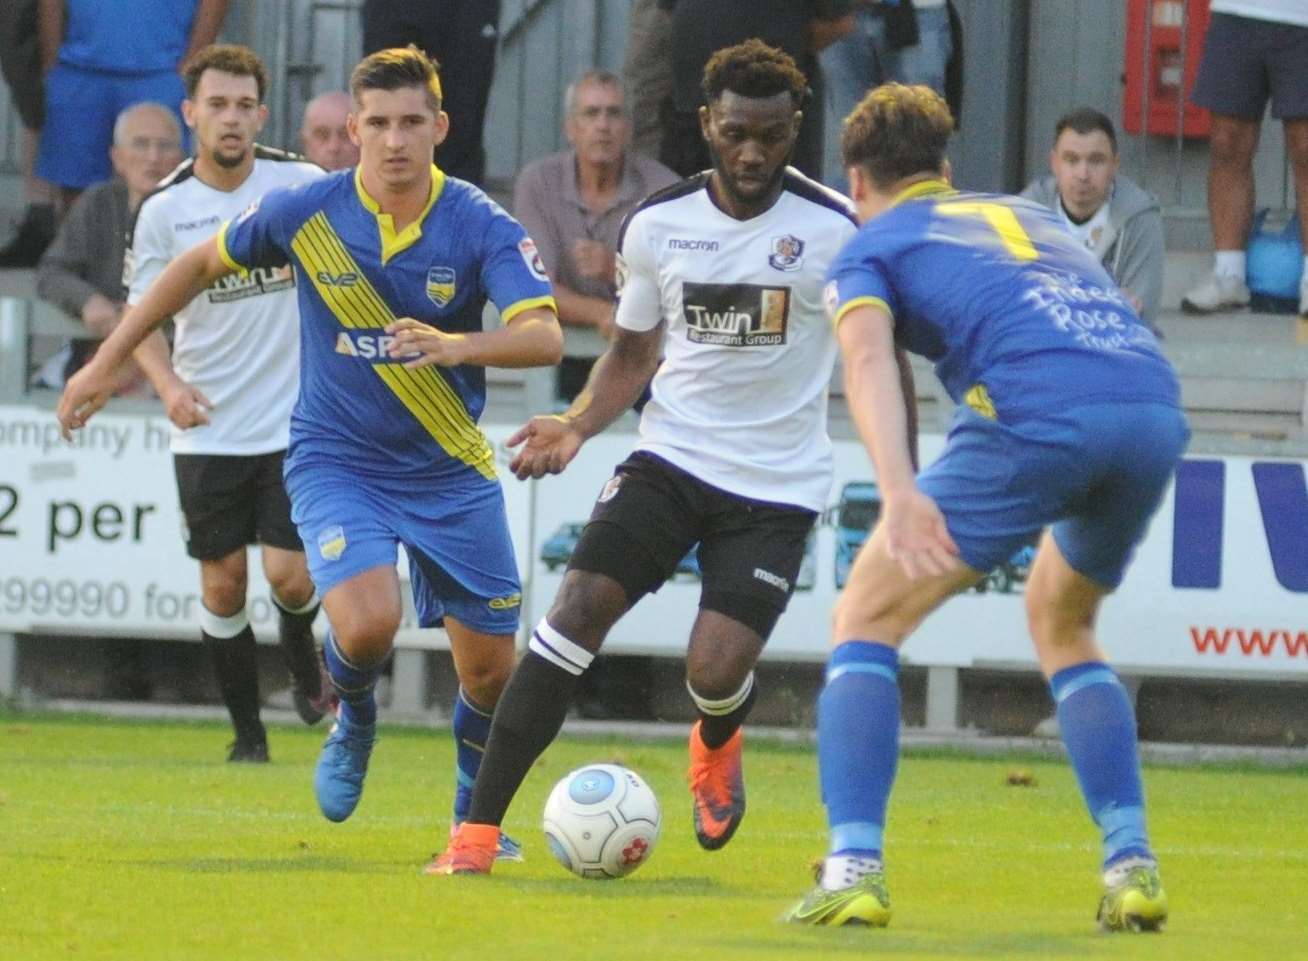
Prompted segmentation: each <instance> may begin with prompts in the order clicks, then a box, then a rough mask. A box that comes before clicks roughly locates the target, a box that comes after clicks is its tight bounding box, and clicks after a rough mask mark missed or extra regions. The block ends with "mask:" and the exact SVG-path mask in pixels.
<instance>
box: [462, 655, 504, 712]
mask: <svg viewBox="0 0 1308 961" xmlns="http://www.w3.org/2000/svg"><path fill="white" fill-rule="evenodd" d="M512 673H513V658H512V657H510V658H508V659H506V660H503V661H500V660H489V659H488V660H485V661H481V662H478V663H476V664H472V665H468V666H465V667H464V668H463V669H462V670H460V672H459V684H460V685H462V687H463V689H464V691H466V692H467V694H468V697H469V698H471V699H472V700H473V701H474V702H476V703H477V704H479V705H481V706H482V707H487V708H489V707H494V706H495V705H496V703H498V701H499V699H500V694H501V693H503V691H504V685H506V684H508V683H509V675H510V674H512Z"/></svg>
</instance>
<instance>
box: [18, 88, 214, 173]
mask: <svg viewBox="0 0 1308 961" xmlns="http://www.w3.org/2000/svg"><path fill="white" fill-rule="evenodd" d="M185 96H186V87H185V85H184V84H183V83H182V78H181V76H180V75H179V74H178V73H177V71H176V70H160V71H156V72H153V73H107V72H102V71H98V70H87V69H85V68H82V67H74V66H72V65H70V64H66V63H57V64H55V65H54V67H53V68H51V70H50V72H49V73H48V74H46V78H45V126H44V127H43V128H42V129H41V145H40V149H39V151H38V153H37V156H36V173H37V176H39V177H41V178H42V179H44V180H48V181H50V183H52V184H58V185H59V186H60V187H67V188H69V189H72V190H81V189H83V188H85V187H89V186H91V184H95V183H99V182H100V181H102V180H108V179H109V178H110V177H112V176H113V175H114V170H113V165H112V164H111V163H110V161H109V147H110V146H111V145H112V144H113V139H114V122H115V121H116V120H117V119H118V115H119V114H120V113H122V112H123V111H124V110H126V109H127V108H128V107H130V106H132V105H133V104H137V103H142V102H143V101H147V100H150V101H154V102H155V103H161V104H163V105H164V106H165V107H168V108H170V109H171V110H172V111H173V113H175V114H177V122H178V124H180V125H181V128H182V149H183V150H186V149H187V143H188V140H187V130H186V125H185V124H184V123H182V113H181V109H182V98H183V97H185Z"/></svg>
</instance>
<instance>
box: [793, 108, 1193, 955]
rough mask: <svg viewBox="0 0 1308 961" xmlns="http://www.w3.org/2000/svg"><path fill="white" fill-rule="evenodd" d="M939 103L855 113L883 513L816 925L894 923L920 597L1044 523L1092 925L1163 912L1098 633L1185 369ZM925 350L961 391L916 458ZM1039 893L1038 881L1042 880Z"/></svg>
mask: <svg viewBox="0 0 1308 961" xmlns="http://www.w3.org/2000/svg"><path fill="white" fill-rule="evenodd" d="M952 128H953V120H952V118H951V117H950V114H949V109H948V107H946V106H945V103H944V101H943V100H941V99H940V98H939V97H938V96H937V95H936V94H935V93H933V92H932V91H931V90H930V89H928V88H927V87H905V86H902V85H899V84H888V85H886V86H883V87H879V88H877V89H876V90H874V91H872V92H871V93H870V94H868V96H867V97H866V98H865V99H864V100H863V102H862V103H861V104H860V105H859V106H858V107H857V108H856V109H855V111H854V112H853V113H852V114H851V115H850V116H849V118H848V119H847V120H846V121H845V130H844V136H843V143H842V146H843V150H844V160H845V165H846V167H847V168H849V175H850V188H851V195H852V198H853V200H854V202H855V205H856V207H857V208H858V212H859V219H860V221H863V222H864V226H863V227H862V229H861V230H860V231H859V233H858V234H857V235H856V237H855V238H854V239H853V240H852V241H851V242H850V243H849V244H848V245H847V246H846V248H845V249H844V251H843V252H842V253H841V255H840V256H839V257H838V258H837V259H836V261H835V263H834V264H833V265H832V267H831V270H830V272H829V278H830V282H829V284H828V288H827V300H828V309H829V311H830V313H831V316H832V320H833V322H834V323H835V324H836V325H837V334H838V337H839V340H840V345H841V350H842V352H843V355H844V369H845V380H846V391H847V394H848V397H849V406H850V410H851V413H852V414H853V415H854V417H855V420H856V422H857V424H858V428H859V433H860V435H861V436H862V438H863V441H864V443H865V445H866V446H867V448H868V451H869V452H870V454H871V455H872V459H873V461H874V462H875V465H876V472H877V483H878V484H879V486H880V490H881V497H882V511H881V518H880V521H879V523H878V524H877V527H876V529H875V530H874V531H873V532H872V536H871V537H870V538H869V540H868V542H867V543H866V545H865V546H864V547H863V549H862V550H861V551H860V553H859V555H858V558H857V560H856V561H855V563H854V567H853V570H852V572H851V574H850V579H849V582H848V584H847V586H846V588H845V591H844V595H843V596H842V597H841V599H840V601H839V603H838V604H837V607H836V611H835V619H834V635H833V645H834V651H833V653H832V656H831V659H830V662H829V665H828V669H827V681H826V686H825V688H824V689H823V692H822V694H821V697H820V699H819V702H818V759H819V767H820V771H821V782H822V796H823V800H824V802H825V804H826V807H827V815H828V821H829V824H830V831H831V833H830V848H829V854H828V856H827V858H826V861H825V864H824V866H823V872H822V878H821V883H820V884H819V885H818V887H817V888H816V889H815V890H814V891H813V892H812V893H811V894H809V896H808V897H807V898H805V899H804V901H803V902H802V903H801V904H800V905H798V906H797V907H796V908H795V909H794V910H793V911H792V912H791V915H790V917H791V920H794V921H798V922H801V923H807V924H827V925H839V924H846V923H858V924H869V925H877V926H879V925H884V924H885V923H887V922H888V921H889V918H890V901H889V896H888V895H887V893H886V886H885V875H884V868H883V862H882V831H883V828H884V825H885V816H886V805H887V801H888V799H889V795H890V789H891V785H892V783H893V781H894V775H895V768H896V764H897V758H898V737H899V735H898V730H899V716H900V715H899V710H900V708H899V688H898V675H897V671H898V649H899V647H900V646H901V645H902V644H903V643H904V641H905V640H906V639H907V638H908V636H909V635H910V634H911V633H912V631H913V630H914V629H915V628H916V627H917V625H918V624H920V623H921V621H922V620H923V618H925V617H926V616H927V615H928V614H930V612H931V611H932V610H934V609H935V608H936V607H937V606H939V605H940V604H941V603H942V602H943V601H945V599H946V598H948V597H949V596H950V595H952V594H955V593H957V592H959V591H960V590H963V589H965V588H967V587H969V586H971V585H972V584H974V583H976V581H977V580H979V579H980V578H981V576H982V575H983V573H984V572H985V571H988V570H990V569H992V568H993V567H994V566H995V565H996V564H997V563H999V562H1001V561H1002V560H1003V559H1004V558H1006V557H1008V556H1009V555H1010V554H1011V553H1012V552H1013V551H1014V550H1015V549H1016V548H1018V547H1019V546H1021V545H1022V544H1024V543H1028V542H1029V541H1030V540H1031V539H1032V538H1034V537H1035V536H1037V535H1039V534H1040V532H1041V530H1042V529H1044V528H1046V527H1047V528H1048V530H1047V531H1046V532H1045V533H1044V535H1043V539H1042V540H1041V542H1040V547H1039V551H1038V553H1037V556H1036V560H1035V564H1034V566H1033V568H1032V571H1031V576H1030V579H1029V580H1028V582H1027V586H1026V602H1027V612H1028V619H1029V625H1030V629H1031V634H1032V637H1033V639H1034V641H1035V648H1036V654H1037V657H1038V659H1039V662H1040V666H1041V669H1042V670H1043V671H1044V673H1045V675H1046V677H1047V678H1048V679H1049V683H1050V687H1051V689H1052V692H1053V696H1054V700H1055V701H1056V703H1057V709H1058V719H1059V722H1060V726H1061V729H1062V736H1063V740H1064V743H1065V745H1066V747H1067V752H1068V756H1069V757H1070V759H1071V761H1072V765H1073V767H1074V768H1075V770H1076V774H1077V778H1078V781H1079V783H1080V785H1081V790H1082V794H1083V795H1084V797H1085V800H1086V804H1087V806H1088V807H1089V809H1090V813H1091V815H1092V817H1093V818H1094V820H1095V823H1096V824H1097V825H1098V826H1099V828H1100V831H1101V832H1102V835H1103V846H1104V862H1103V867H1104V886H1105V891H1104V897H1103V900H1102V901H1101V903H1100V908H1099V919H1100V923H1101V924H1102V925H1103V926H1104V927H1105V928H1108V929H1110V930H1123V929H1134V930H1139V929H1152V930H1157V929H1158V928H1160V927H1161V926H1162V924H1163V922H1164V920H1165V919H1166V917H1167V901H1166V898H1165V896H1164V894H1163V891H1162V886H1161V884H1160V882H1159V878H1158V866H1157V862H1156V860H1155V859H1154V855H1153V852H1152V850H1151V848H1150V845H1149V839H1148V835H1147V833H1146V830H1145V814H1144V792H1143V788H1142V785H1141V778H1140V766H1139V759H1138V756H1137V747H1136V728H1135V719H1134V717H1133V713H1132V708H1131V703H1130V700H1129V699H1128V698H1127V696H1126V692H1125V691H1124V690H1123V688H1122V685H1121V684H1120V683H1119V681H1118V679H1117V676H1116V675H1115V674H1114V673H1113V671H1112V670H1111V668H1109V667H1108V665H1107V664H1106V663H1105V660H1104V653H1103V650H1102V649H1101V648H1100V647H1099V644H1098V642H1097V640H1096V637H1095V632H1094V624H1095V615H1096V613H1097V611H1098V608H1099V605H1100V602H1101V601H1102V599H1103V598H1104V596H1105V595H1107V594H1108V593H1109V592H1110V591H1112V590H1113V589H1114V588H1115V587H1117V585H1118V584H1119V583H1120V582H1121V579H1122V574H1123V571H1124V569H1125V567H1126V565H1127V562H1128V561H1129V559H1130V556H1131V554H1132V552H1133V550H1134V548H1135V546H1136V544H1137V543H1138V542H1139V540H1140V539H1141V537H1142V536H1143V535H1144V532H1145V528H1146V526H1147V525H1148V523H1149V519H1150V517H1151V516H1152V515H1153V513H1154V511H1155V510H1156V509H1157V507H1158V504H1159V502H1160V501H1161V500H1162V497H1163V494H1164V492H1165V490H1166V488H1167V485H1168V483H1169V481H1170V479H1171V476H1172V473H1173V470H1174V469H1175V467H1176V464H1177V462H1178V460H1179V459H1180V457H1181V454H1182V451H1183V450H1184V448H1185V445H1186V442H1187V440H1188V437H1189V428H1188V427H1187V425H1186V421H1185V417H1184V415H1183V414H1182V412H1181V410H1180V399H1179V394H1180V392H1179V389H1178V385H1177V379H1176V375H1175V373H1174V372H1173V370H1172V368H1171V366H1170V365H1169V364H1168V362H1167V361H1166V359H1165V358H1164V357H1163V356H1162V354H1161V353H1160V352H1159V350H1158V345H1157V343H1156V342H1155V339H1154V336H1153V334H1152V333H1151V332H1150V331H1149V329H1148V328H1147V327H1145V326H1144V325H1143V324H1142V323H1141V321H1140V319H1139V318H1138V317H1137V316H1136V314H1135V312H1134V310H1133V309H1132V308H1131V305H1130V302H1129V299H1128V298H1127V297H1126V296H1125V295H1124V294H1123V293H1122V292H1121V291H1120V290H1118V289H1117V287H1115V286H1114V284H1113V282H1112V280H1111V279H1110V278H1109V276H1108V274H1106V273H1105V272H1104V270H1103V268H1102V267H1101V266H1100V265H1099V264H1098V262H1096V260H1095V259H1094V257H1093V256H1092V255H1091V254H1089V253H1088V252H1087V251H1086V250H1085V248H1084V247H1083V246H1082V245H1081V244H1080V243H1079V242H1078V241H1077V240H1076V239H1075V238H1074V237H1072V236H1071V234H1069V233H1066V232H1065V231H1064V229H1063V228H1062V227H1061V226H1060V224H1059V222H1058V220H1057V219H1056V217H1055V216H1054V215H1052V214H1051V213H1050V212H1049V211H1048V210H1047V209H1045V208H1042V207H1038V206H1036V205H1034V204H1032V203H1029V202H1027V201H1024V200H1021V199H1018V198H1016V197H1008V196H1000V195H994V194H964V193H959V192H957V191H955V190H953V189H952V188H951V187H950V185H949V183H948V173H949V168H948V164H947V162H946V161H945V160H944V153H945V146H946V144H947V142H948V139H949V134H950V131H951V130H952ZM896 345H899V346H901V347H903V348H906V349H908V350H910V351H913V352H915V353H919V354H923V355H925V356H926V357H928V358H930V359H931V360H933V361H935V362H936V370H937V373H938V374H939V376H940V379H941V381H942V382H943V383H944V385H945V387H946V388H947V389H948V390H949V392H950V394H951V396H953V398H954V399H955V401H957V402H959V405H960V406H959V410H958V413H957V415H956V417H955V420H954V423H953V425H952V427H951V429H950V432H949V438H948V442H947V443H946V445H945V449H944V452H943V453H942V454H941V456H940V458H939V459H938V460H937V461H936V462H935V463H934V464H932V465H931V466H930V467H928V468H927V469H926V470H925V471H924V472H923V474H922V475H921V476H920V477H918V478H916V479H915V478H914V475H913V468H912V463H911V461H910V459H909V447H908V442H907V434H906V429H905V422H906V418H905V406H904V400H903V397H902V395H901V393H900V390H899V377H898V372H897V369H896V366H895V361H894V348H895V346H896ZM1032 895H1033V896H1036V895H1035V892H1032Z"/></svg>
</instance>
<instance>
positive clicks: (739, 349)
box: [617, 169, 858, 511]
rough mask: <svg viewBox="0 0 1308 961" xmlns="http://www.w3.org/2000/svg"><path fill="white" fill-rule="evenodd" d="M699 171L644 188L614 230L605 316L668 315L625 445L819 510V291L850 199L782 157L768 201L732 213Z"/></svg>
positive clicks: (643, 323) (848, 223)
mask: <svg viewBox="0 0 1308 961" xmlns="http://www.w3.org/2000/svg"><path fill="white" fill-rule="evenodd" d="M708 180H709V174H707V173H704V174H700V175H698V176H696V177H692V178H690V179H689V180H685V181H682V182H681V183H679V184H676V185H674V186H672V187H668V188H667V189H666V190H662V191H660V192H658V193H656V194H654V195H652V196H651V197H649V198H648V199H647V200H646V201H645V202H644V203H643V204H641V206H640V207H638V208H637V209H636V210H635V211H633V212H632V214H631V216H630V217H629V218H628V221H627V223H626V225H625V226H624V228H623V232H622V236H621V238H620V239H619V242H618V247H619V255H618V283H619V300H618V313H617V323H618V324H619V325H620V326H622V327H625V328H627V329H628V330H636V331H644V330H652V329H654V328H655V327H657V326H658V325H659V323H660V322H663V323H666V325H667V327H666V333H665V337H664V360H663V363H662V364H661V365H660V367H659V369H658V373H657V374H655V376H654V381H653V383H652V385H651V399H650V401H649V403H648V404H647V405H646V406H645V410H644V413H643V414H642V415H641V420H640V441H639V443H638V444H637V445H636V449H637V450H645V451H649V452H650V453H652V454H656V455H658V456H659V457H662V458H664V459H665V460H668V461H670V462H671V463H673V464H675V465H676V466H677V467H680V468H681V469H682V470H685V471H687V472H688V473H690V474H693V475H694V476H695V477H698V478H699V479H700V480H702V481H704V482H705V483H708V484H712V485H713V486H714V487H718V488H721V489H722V490H725V491H728V492H729V493H732V494H738V495H741V496H744V497H750V498H755V499H757V500H764V501H772V502H778V503H783V504H791V505H795V506H799V507H805V508H808V509H810V510H815V511H820V510H822V509H823V507H824V506H825V505H826V500H827V495H828V494H829V493H830V489H831V473H832V461H831V441H830V438H829V437H828V436H827V391H828V387H829V385H830V382H831V371H832V366H833V364H834V362H835V357H836V340H835V334H834V332H833V331H832V328H831V322H830V321H829V320H828V319H827V316H826V310H825V308H824V307H823V301H822V290H823V286H824V284H825V283H826V273H827V268H828V266H829V265H830V264H831V262H832V260H833V259H835V256H836V254H837V253H838V252H839V251H840V249H841V248H842V247H843V246H844V245H845V243H846V242H847V241H848V240H849V239H850V238H851V237H853V236H854V234H855V232H856V231H857V229H858V228H857V224H856V222H855V220H854V215H853V210H852V208H851V207H850V205H849V201H847V200H846V199H845V198H844V197H842V196H840V195H839V194H837V193H835V192H833V191H830V190H828V189H827V188H825V187H823V186H821V185H820V184H817V183H814V182H813V181H811V180H809V179H808V178H806V177H804V176H803V175H802V174H800V173H799V172H798V171H795V170H793V169H787V171H786V173H785V185H784V189H783V190H782V192H781V195H780V197H779V198H778V199H777V202H776V203H775V204H773V205H772V207H771V208H770V209H769V210H768V211H767V212H765V213H762V214H760V215H758V216H757V217H753V218H751V219H749V220H736V219H734V218H732V217H730V216H728V215H727V214H725V213H723V212H722V210H720V209H719V208H718V207H717V205H716V204H714V202H713V199H712V198H711V197H710V196H709V192H708Z"/></svg>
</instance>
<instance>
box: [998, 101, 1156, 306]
mask: <svg viewBox="0 0 1308 961" xmlns="http://www.w3.org/2000/svg"><path fill="white" fill-rule="evenodd" d="M1118 164H1119V157H1118V154H1117V134H1116V132H1115V131H1114V130H1113V122H1112V121H1111V120H1109V119H1108V118H1107V117H1106V116H1104V114H1102V113H1100V112H1099V111H1098V110H1094V109H1092V108H1090V107H1081V108H1079V109H1077V110H1073V111H1071V112H1070V113H1067V114H1064V115H1063V116H1062V117H1060V118H1059V120H1058V123H1057V125H1056V126H1055V128H1054V147H1053V149H1052V150H1051V151H1050V152H1049V167H1050V169H1051V170H1052V171H1053V173H1052V174H1051V175H1050V176H1047V177H1042V178H1040V179H1039V180H1034V181H1032V182H1031V183H1029V184H1028V185H1027V187H1026V189H1025V190H1023V191H1022V196H1023V197H1026V198H1028V199H1030V200H1034V201H1036V202H1037V203H1040V204H1044V205H1045V206H1047V207H1050V208H1052V209H1053V211H1054V212H1055V213H1057V214H1059V215H1060V216H1061V217H1062V218H1063V222H1064V223H1065V224H1066V226H1067V228H1068V230H1070V231H1071V232H1072V233H1074V234H1075V235H1076V236H1077V237H1079V238H1080V239H1081V242H1082V243H1084V244H1085V245H1086V247H1087V248H1089V250H1090V251H1091V253H1093V254H1094V255H1095V256H1096V257H1098V258H1099V262H1100V263H1102V264H1103V265H1104V269H1105V270H1107V271H1108V273H1109V274H1110V275H1112V278H1113V280H1115V281H1116V282H1117V285H1118V286H1119V287H1121V288H1122V289H1123V290H1124V291H1126V293H1127V295H1128V296H1129V297H1130V298H1131V302H1132V304H1133V305H1134V306H1135V309H1136V311H1137V312H1138V313H1139V314H1140V318H1141V319H1142V320H1143V321H1144V322H1145V323H1146V324H1148V325H1149V326H1150V327H1152V328H1154V330H1155V331H1156V330H1157V319H1158V302H1159V300H1161V299H1162V296H1163V266H1164V263H1165V261H1166V259H1167V252H1166V250H1165V249H1164V246H1163V212H1162V208H1161V207H1159V205H1158V200H1157V199H1156V198H1155V197H1154V195H1153V194H1151V193H1149V192H1147V191H1146V190H1144V189H1143V188H1141V187H1138V186H1136V184H1135V183H1133V182H1132V181H1131V180H1129V179H1128V178H1127V177H1125V176H1124V175H1122V174H1120V173H1118V170H1117V168H1118Z"/></svg>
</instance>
